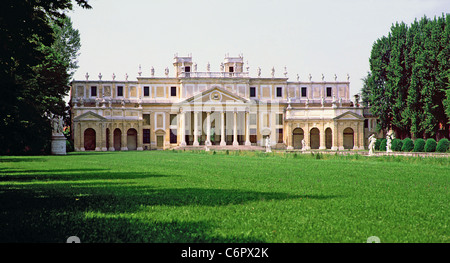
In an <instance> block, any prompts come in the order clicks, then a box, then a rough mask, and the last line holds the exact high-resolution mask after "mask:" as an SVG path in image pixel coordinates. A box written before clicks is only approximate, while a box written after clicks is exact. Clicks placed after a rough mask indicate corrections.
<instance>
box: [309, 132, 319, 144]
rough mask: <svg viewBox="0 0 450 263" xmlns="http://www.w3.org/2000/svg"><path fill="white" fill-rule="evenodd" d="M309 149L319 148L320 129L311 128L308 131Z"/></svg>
mask: <svg viewBox="0 0 450 263" xmlns="http://www.w3.org/2000/svg"><path fill="white" fill-rule="evenodd" d="M309 145H310V146H311V149H319V147H320V131H319V129H317V128H312V129H311V131H310V144H309Z"/></svg>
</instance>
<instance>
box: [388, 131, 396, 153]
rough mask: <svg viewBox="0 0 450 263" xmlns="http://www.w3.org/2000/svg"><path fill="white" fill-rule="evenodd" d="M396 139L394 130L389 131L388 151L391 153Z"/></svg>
mask: <svg viewBox="0 0 450 263" xmlns="http://www.w3.org/2000/svg"><path fill="white" fill-rule="evenodd" d="M393 139H395V136H394V133H393V132H392V130H390V131H388V133H387V135H386V152H387V153H391V152H392V149H391V147H392V140H393Z"/></svg>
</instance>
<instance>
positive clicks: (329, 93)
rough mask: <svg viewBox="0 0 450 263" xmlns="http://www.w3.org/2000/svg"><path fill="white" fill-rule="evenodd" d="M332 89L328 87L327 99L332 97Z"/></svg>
mask: <svg viewBox="0 0 450 263" xmlns="http://www.w3.org/2000/svg"><path fill="white" fill-rule="evenodd" d="M331 93H332V92H331V87H327V97H331V96H332V95H331Z"/></svg>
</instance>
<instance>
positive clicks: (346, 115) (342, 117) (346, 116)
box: [334, 111, 364, 121]
mask: <svg viewBox="0 0 450 263" xmlns="http://www.w3.org/2000/svg"><path fill="white" fill-rule="evenodd" d="M334 119H335V120H355V121H363V120H364V117H363V116H361V115H359V114H356V113H354V112H351V111H347V112H344V113H342V114H341V115H339V116H337V117H335V118H334Z"/></svg>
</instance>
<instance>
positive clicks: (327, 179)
mask: <svg viewBox="0 0 450 263" xmlns="http://www.w3.org/2000/svg"><path fill="white" fill-rule="evenodd" d="M449 164H450V162H449V159H448V158H420V157H365V156H360V155H352V156H335V155H326V154H323V155H317V154H316V155H311V154H293V153H290V154H284V153H273V154H265V153H257V152H229V153H228V154H227V152H217V153H215V152H187V151H186V152H183V151H179V152H177V151H175V152H174V151H150V152H149V151H145V152H107V153H101V152H92V153H71V154H69V155H67V156H31V157H11V156H3V157H0V242H65V241H66V239H67V238H68V237H69V236H78V237H79V238H80V239H81V242H83V243H88V242H183V243H184V242H275V243H279V242H280V243H281V242H356V243H362V242H366V240H367V238H368V237H370V236H377V237H379V238H380V240H381V242H402V243H403V242H446V243H448V242H450V230H449V221H450V220H449V218H450V209H449V208H450V205H449V204H450V192H449V190H450V189H449V186H450V172H449V167H450V166H449Z"/></svg>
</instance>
